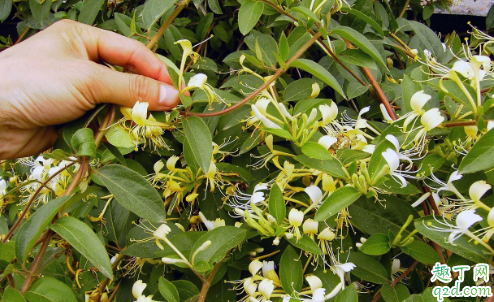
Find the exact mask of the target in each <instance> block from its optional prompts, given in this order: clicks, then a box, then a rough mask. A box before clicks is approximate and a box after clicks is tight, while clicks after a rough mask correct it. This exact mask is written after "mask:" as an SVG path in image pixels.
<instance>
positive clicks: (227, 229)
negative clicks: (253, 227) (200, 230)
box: [191, 226, 247, 265]
mask: <svg viewBox="0 0 494 302" xmlns="http://www.w3.org/2000/svg"><path fill="white" fill-rule="evenodd" d="M246 234H247V231H246V230H245V229H239V228H236V227H234V226H222V227H219V228H215V229H214V230H211V231H209V232H207V233H206V234H204V235H203V236H202V237H201V238H199V240H198V241H197V242H196V244H194V246H193V247H192V250H191V254H193V253H195V252H196V251H197V249H198V248H199V247H201V246H202V245H203V244H204V242H206V241H208V240H210V241H211V246H209V247H208V248H207V249H205V250H204V251H201V252H199V253H198V254H197V256H196V258H195V260H194V263H199V261H205V262H207V263H208V264H210V265H213V264H214V263H217V262H219V261H221V260H223V258H224V257H225V254H226V252H228V251H229V250H231V249H232V248H234V247H236V246H237V245H238V244H240V243H241V242H242V241H244V239H245V236H246ZM194 263H193V264H194Z"/></svg>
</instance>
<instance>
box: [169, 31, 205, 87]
mask: <svg viewBox="0 0 494 302" xmlns="http://www.w3.org/2000/svg"><path fill="white" fill-rule="evenodd" d="M175 44H180V46H182V49H183V53H182V61H181V62H180V73H179V75H178V87H180V88H179V89H181V88H182V81H183V74H184V69H185V63H186V61H187V58H188V57H191V59H192V62H193V63H194V64H195V63H196V62H197V60H198V59H199V54H198V53H197V52H195V51H193V50H192V43H190V41H189V40H186V39H181V40H178V41H177V42H175Z"/></svg>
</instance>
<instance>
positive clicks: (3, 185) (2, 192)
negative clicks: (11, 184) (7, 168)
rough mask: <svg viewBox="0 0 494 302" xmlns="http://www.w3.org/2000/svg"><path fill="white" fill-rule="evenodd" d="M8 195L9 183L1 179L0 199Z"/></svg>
mask: <svg viewBox="0 0 494 302" xmlns="http://www.w3.org/2000/svg"><path fill="white" fill-rule="evenodd" d="M5 194H7V182H6V181H5V180H4V179H1V178H0V198H2V197H3V196H5Z"/></svg>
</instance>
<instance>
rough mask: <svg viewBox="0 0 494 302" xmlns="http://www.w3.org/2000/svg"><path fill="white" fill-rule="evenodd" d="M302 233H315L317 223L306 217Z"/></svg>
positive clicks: (317, 229)
mask: <svg viewBox="0 0 494 302" xmlns="http://www.w3.org/2000/svg"><path fill="white" fill-rule="evenodd" d="M303 230H304V233H305V234H307V235H314V234H317V232H318V231H319V223H318V222H317V221H314V220H313V219H307V220H306V221H305V222H304V225H303Z"/></svg>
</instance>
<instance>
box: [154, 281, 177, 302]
mask: <svg viewBox="0 0 494 302" xmlns="http://www.w3.org/2000/svg"><path fill="white" fill-rule="evenodd" d="M158 289H159V291H160V294H161V295H162V296H163V298H165V299H166V300H167V301H169V302H180V295H179V293H178V290H177V288H176V287H175V285H173V283H171V282H170V281H168V280H166V279H165V278H163V277H160V279H159V283H158Z"/></svg>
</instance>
